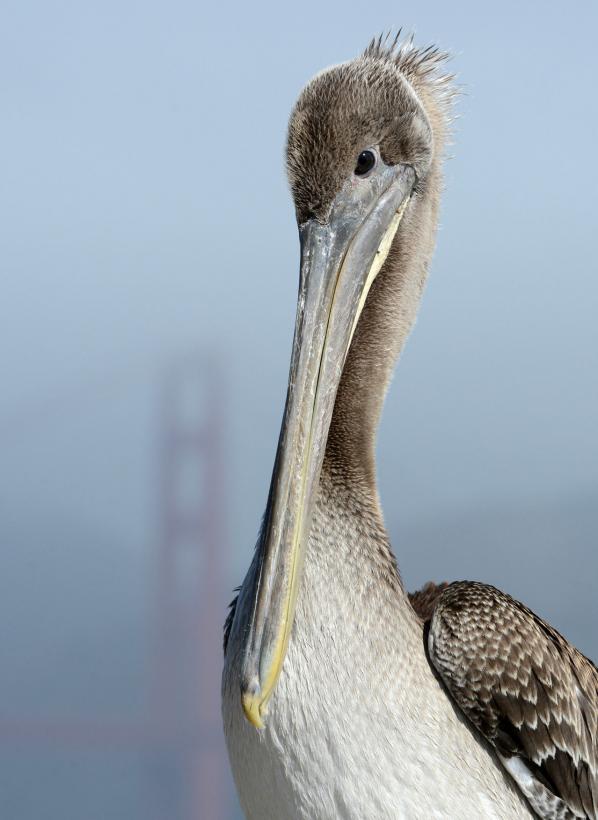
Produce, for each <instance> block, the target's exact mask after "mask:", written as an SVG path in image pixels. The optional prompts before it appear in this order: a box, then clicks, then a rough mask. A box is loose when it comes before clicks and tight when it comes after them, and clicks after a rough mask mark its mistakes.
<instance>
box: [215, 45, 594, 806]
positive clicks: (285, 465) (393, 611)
mask: <svg viewBox="0 0 598 820" xmlns="http://www.w3.org/2000/svg"><path fill="white" fill-rule="evenodd" d="M445 59H446V58H445V55H443V54H442V53H440V52H439V51H438V50H436V49H435V48H427V49H418V48H416V47H414V45H413V43H412V41H411V40H408V41H400V40H399V39H398V38H397V39H396V40H395V41H394V42H389V41H388V40H383V39H382V38H378V39H376V40H374V41H372V43H370V45H369V46H368V47H367V49H366V50H365V52H363V53H362V54H361V55H360V56H359V57H357V58H356V59H354V60H352V61H350V62H347V63H343V64H341V65H337V66H334V67H332V68H329V69H327V70H325V71H323V72H321V73H320V74H317V75H316V76H315V77H314V79H312V80H311V82H310V83H309V84H308V85H307V86H306V88H305V89H304V90H303V92H302V93H301V95H300V97H299V99H298V101H297V103H296V106H295V108H294V110H293V112H292V115H291V118H290V122H289V131H288V142H287V166H288V174H289V180H290V186H291V190H292V194H293V199H294V204H295V209H296V215H297V222H298V226H299V236H300V244H301V264H300V283H299V294H298V306H297V318H296V325H295V334H294V340H293V348H292V356H291V364H290V374H289V382H288V392H287V399H286V405H285V410H284V416H283V421H282V428H281V432H280V438H279V443H278V449H277V453H276V460H275V463H274V469H273V475H272V481H271V486H270V492H269V495H268V500H267V506H266V511H265V515H264V520H263V524H262V527H261V530H260V534H259V537H258V542H257V548H256V551H255V554H254V557H253V560H252V563H251V565H250V568H249V571H248V573H247V575H246V577H245V580H244V582H243V584H242V586H241V587H240V591H239V594H238V596H237V599H236V601H235V602H233V605H232V608H231V612H230V614H229V618H228V619H227V623H226V626H225V664H224V672H223V684H222V697H223V720H224V730H225V735H226V741H227V746H228V752H229V756H230V762H231V766H232V770H233V775H234V779H235V782H236V786H237V789H238V793H239V798H240V801H241V806H242V808H243V810H244V812H245V814H246V816H247V817H248V818H250V820H296V818H305V820H308V819H309V820H333V819H334V820H336V819H337V818H347V819H348V818H351V819H353V818H355V820H357V819H358V818H359V820H364V819H366V820H369V819H370V818H375V820H379V819H380V818H416V819H418V818H422V820H424V819H425V820H430V818H442V819H443V820H445V819H446V818H458V819H459V820H464V818H465V819H468V818H471V819H472V820H473V818H475V820H480V818H501V820H507V818H508V820H513V818H531V817H541V818H597V817H598V776H597V771H598V749H597V736H598V726H597V705H598V670H597V669H596V667H595V666H594V665H593V663H592V662H591V661H590V660H588V659H587V658H586V657H584V656H583V655H582V654H581V653H580V652H579V651H578V650H577V649H575V648H574V647H573V646H571V645H570V644H569V643H568V642H567V641H566V640H565V638H563V637H562V636H561V635H560V634H559V633H558V632H557V631H556V630H555V629H553V628H552V627H551V626H549V625H548V624H547V623H545V622H544V621H543V620H541V619H540V618H539V617H538V616H537V615H535V614H534V613H533V612H531V611H530V610H529V609H527V608H526V607H525V606H524V605H523V604H521V603H519V602H517V601H515V600H513V599H512V598H511V597H509V596H508V595H506V594H505V593H503V592H500V591H499V590H497V589H495V588H494V587H491V586H487V585H485V584H481V583H474V582H468V581H461V582H456V583H452V584H440V585H434V584H428V585H426V587H425V588H424V589H423V590H421V591H420V592H418V593H416V594H414V595H411V596H410V595H409V594H408V593H407V592H406V591H405V589H404V588H403V584H402V582H401V577H400V574H399V571H398V567H397V564H396V561H395V557H394V554H393V552H392V550H391V546H390V542H389V537H388V534H387V532H386V530H385V527H384V521H383V516H382V510H381V508H380V502H379V498H378V491H377V487H376V470H375V433H376V428H377V425H378V420H379V416H380V412H381V408H382V403H383V399H384V394H385V392H386V389H387V386H388V383H389V380H390V377H391V373H392V371H393V367H394V364H395V362H396V360H397V358H398V356H399V354H400V352H401V349H402V347H403V345H404V342H405V340H406V338H407V336H408V334H409V331H410V329H411V327H412V325H413V323H414V320H415V317H416V312H417V308H418V304H419V301H420V297H421V294H422V290H423V287H424V284H425V281H426V274H427V270H428V265H429V262H430V258H431V255H432V251H433V246H434V240H435V230H436V222H437V215H438V205H439V198H440V192H441V187H442V161H443V151H444V145H445V142H446V137H447V131H448V128H449V121H450V108H451V98H452V94H453V90H452V89H453V84H452V78H451V77H450V76H449V75H447V73H446V68H445Z"/></svg>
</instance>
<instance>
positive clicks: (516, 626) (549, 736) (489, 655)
mask: <svg viewBox="0 0 598 820" xmlns="http://www.w3.org/2000/svg"><path fill="white" fill-rule="evenodd" d="M428 649H429V655H430V660H431V663H432V664H433V666H434V668H435V669H436V670H437V672H438V673H439V675H440V677H441V678H442V680H443V682H444V684H445V685H446V687H447V689H448V691H449V693H450V695H451V696H452V697H453V699H454V700H455V702H456V703H457V705H458V706H459V707H460V708H461V710H462V711H463V712H464V713H465V715H466V716H467V717H468V718H469V720H471V722H472V723H473V724H474V725H475V726H476V727H477V728H478V729H479V731H480V732H481V733H482V734H483V735H484V736H485V737H486V738H487V739H488V740H489V741H490V743H491V744H492V745H493V746H494V747H495V749H496V751H497V753H498V756H499V758H500V759H501V761H502V763H503V765H504V766H505V768H506V769H507V770H508V771H509V773H510V774H511V775H512V776H513V777H514V778H515V780H516V781H517V783H518V784H519V786H520V788H521V789H522V791H523V792H524V793H525V794H526V796H527V798H528V800H529V801H530V803H531V805H532V807H533V808H534V810H535V811H536V812H537V813H538V815H539V816H540V817H543V818H547V819H548V818H577V817H579V818H589V819H591V820H598V670H597V669H596V667H595V666H594V664H593V663H592V662H591V661H590V660H589V659H588V658H586V657H585V656H584V655H582V654H581V652H579V651H578V650H577V649H575V647H573V646H572V645H571V644H570V643H569V642H568V641H567V640H566V639H565V638H563V636H562V635H560V634H559V633H558V632H557V631H556V630H555V629H553V628H552V627H551V626H550V625H549V624H547V623H546V622H544V621H542V619H541V618H539V617H538V616H537V615H535V614H534V613H533V612H532V611H531V610H529V609H528V608H527V607H525V606H524V605H523V604H521V603H519V602H518V601H516V600H514V599H513V598H511V597H510V596H509V595H506V594H505V593H503V592H500V590H498V589H495V588H494V587H491V586H487V585H485V584H479V583H475V582H469V581H459V582H457V583H454V584H450V585H449V586H448V587H446V588H445V589H444V590H442V592H441V594H439V595H438V596H437V597H436V600H435V607H434V611H433V613H432V616H431V620H430V621H429V630H428Z"/></svg>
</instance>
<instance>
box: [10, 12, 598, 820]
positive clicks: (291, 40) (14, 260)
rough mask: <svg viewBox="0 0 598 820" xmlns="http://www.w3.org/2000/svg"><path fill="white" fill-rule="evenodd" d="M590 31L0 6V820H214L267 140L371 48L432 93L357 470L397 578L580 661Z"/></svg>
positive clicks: (275, 398) (573, 19)
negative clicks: (405, 335) (370, 473)
mask: <svg viewBox="0 0 598 820" xmlns="http://www.w3.org/2000/svg"><path fill="white" fill-rule="evenodd" d="M597 9H598V7H597V6H596V4H595V3H593V2H579V3H575V4H574V5H573V6H571V7H568V9H567V11H566V13H565V12H564V10H563V6H562V4H557V3H546V2H528V3H521V2H513V0H505V2H501V3H495V4H488V3H483V4H482V3H477V2H476V3H474V2H471V3H459V2H456V3H445V2H439V1H438V2H428V3H425V4H422V3H419V2H414V0H409V1H408V2H403V3H400V4H398V3H396V2H369V3H367V4H365V5H363V6H361V7H359V6H355V5H354V6H351V5H350V4H347V3H346V2H341V0H335V1H334V2H330V3H321V2H317V3H316V2H313V0H306V2H304V3H300V4H294V5H292V6H290V5H284V4H277V3H273V2H271V3H268V2H254V3H240V2H239V3H234V4H232V5H231V4H230V3H210V4H207V3H198V2H192V3H191V2H179V0H174V2H169V3H165V2H162V3H157V2H147V1H146V2H143V3H141V2H115V0H102V2H96V0H92V1H91V2H86V3H76V2H66V1H65V2H54V1H53V0H51V2H40V0H37V2H35V1H34V2H31V0H18V2H17V0H5V2H4V3H3V4H2V11H1V14H0V20H1V25H0V112H1V114H0V119H1V126H0V149H1V153H2V174H1V182H0V268H1V290H0V294H1V295H0V374H1V391H0V454H1V456H0V816H1V817H2V818H6V820H40V818H44V820H69V818H72V819H73V820H81V818H85V820H95V819H96V818H97V820H120V818H123V820H141V819H143V820H199V819H200V818H201V820H231V819H232V818H238V817H240V813H239V809H238V807H237V804H236V801H235V798H234V793H233V789H232V784H231V780H230V777H229V774H228V769H227V763H226V759H225V755H224V751H223V743H222V738H221V731H220V717H219V695H218V687H219V675H220V666H221V656H220V638H221V624H222V622H223V620H224V617H225V611H226V604H227V603H228V601H229V600H230V597H231V589H232V587H233V586H234V585H235V584H237V583H239V582H240V581H241V579H242V577H243V574H244V571H245V568H246V566H247V565H248V563H249V560H250V556H251V552H252V549H253V545H254V541H255V536H256V534H257V529H258V524H259V519H260V515H261V512H262V509H263V505H264V501H265V497H266V492H267V486H268V480H269V475H270V469H271V464H272V460H273V455H274V448H275V443H276V438H277V433H278V426H279V419H280V414H281V410H282V403H283V400H284V394H285V386H286V374H287V366H288V356H289V351H290V343H291V330H292V324H293V318H294V311H295V294H296V282H297V271H298V243H297V237H296V228H295V225H294V217H293V211H292V207H291V204H290V200H289V195H288V192H287V186H286V181H285V176H284V170H283V147H284V137H285V127H286V122H287V116H288V113H289V111H290V108H291V106H292V104H293V101H294V99H295V97H296V95H297V93H298V91H299V90H300V88H301V86H302V85H303V83H304V82H305V81H306V80H307V79H308V78H309V77H310V76H311V75H312V74H313V73H315V72H316V71H317V70H319V69H320V68H322V67H323V66H326V65H329V64H331V63H334V62H339V61H342V60H345V59H348V58H350V57H352V56H354V55H355V54H357V53H358V52H359V51H360V50H361V49H362V48H363V47H364V46H365V45H366V43H367V41H368V40H369V38H370V37H371V36H372V35H373V34H375V33H377V32H379V31H381V30H385V29H388V28H396V27H397V26H398V25H403V26H405V27H406V28H407V29H408V30H409V29H415V30H416V32H417V39H418V42H420V43H423V44H427V43H430V42H436V43H438V44H440V45H441V46H442V47H444V48H447V49H450V50H451V51H452V52H453V53H454V55H455V57H454V63H453V64H454V69H455V70H456V71H457V72H458V75H459V79H460V82H461V83H462V84H463V91H464V94H463V96H462V98H461V100H460V102H459V104H458V112H459V114H460V115H461V117H460V119H458V120H457V121H456V123H455V140H454V146H453V147H452V149H451V153H452V158H451V159H450V160H449V162H448V163H447V169H446V193H445V197H444V206H443V211H442V219H441V230H440V232H439V237H438V250H437V253H436V257H435V261H434V264H433V269H432V274H431V279H430V283H429V286H428V290H427V293H426V296H425V300H424V304H423V308H422V311H421V314H420V319H419V322H418V326H417V329H416V332H415V334H414V336H413V338H412V339H411V341H410V342H409V345H408V348H407V350H406V352H405V355H404V357H403V361H402V363H401V366H400V375H398V376H397V378H396V380H395V383H394V387H393V389H392V391H391V394H390V397H389V400H388V403H387V407H386V411H385V415H384V421H383V425H382V430H381V435H380V440H379V471H380V482H381V491H382V496H383V502H384V506H385V511H386V518H387V524H388V527H389V529H390V532H391V534H392V538H393V542H394V544H395V546H396V550H397V552H398V555H399V561H400V564H401V567H402V571H403V575H404V577H405V579H406V582H407V585H408V586H409V587H411V588H413V587H415V586H417V585H418V584H420V583H421V582H423V581H425V580H427V579H429V578H434V579H444V578H448V579H454V578H476V579H481V580H484V581H489V582H492V583H494V584H496V585H498V586H500V587H502V588H503V589H505V590H507V591H508V592H510V593H511V594H513V595H514V596H516V597H519V598H521V599H523V600H525V601H526V602H527V603H528V604H529V605H530V606H531V607H533V608H534V609H535V610H536V611H537V612H539V613H540V614H541V615H542V616H544V617H546V618H547V619H549V620H550V621H551V622H552V623H553V624H554V625H555V626H556V627H558V628H559V629H560V630H561V631H562V632H563V633H564V634H565V635H566V636H567V637H568V638H570V639H571V640H572V641H574V642H575V643H576V644H577V645H578V646H579V647H580V648H581V649H582V650H583V651H584V652H586V653H587V654H589V655H593V656H594V657H596V656H597V655H598V638H597V636H596V624H597V623H598V603H597V601H598V596H597V595H596V580H597V572H598V551H597V549H596V547H597V541H598V538H597V536H598V510H597V503H596V502H597V489H598V481H597V479H598V433H597V430H596V421H597V419H598V383H597V374H598V323H597V322H596V314H597V310H598V262H597V253H596V244H595V243H596V235H597V229H598V220H597V218H596V193H597V191H598V185H597V182H598V174H597V170H596V168H597V165H596V154H595V149H596V145H597V144H598V134H597V130H598V129H597V125H598V113H597V102H596V100H597V97H596V93H595V79H596V76H597V69H598V59H597V57H596V53H597V50H596V47H595V36H596V30H597V28H598V11H597Z"/></svg>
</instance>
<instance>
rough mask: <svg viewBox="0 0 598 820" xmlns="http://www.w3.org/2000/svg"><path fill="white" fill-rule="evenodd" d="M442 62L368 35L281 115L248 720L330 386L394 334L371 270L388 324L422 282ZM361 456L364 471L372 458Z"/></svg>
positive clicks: (293, 582)
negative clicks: (287, 115)
mask: <svg viewBox="0 0 598 820" xmlns="http://www.w3.org/2000/svg"><path fill="white" fill-rule="evenodd" d="M441 58H442V55H437V54H436V52H433V51H428V52H421V51H415V50H413V49H412V48H411V46H410V44H409V43H407V44H403V45H401V46H398V47H397V45H396V42H395V43H393V44H392V45H390V46H386V44H385V43H383V42H381V41H380V40H377V41H374V42H373V43H372V44H370V46H369V47H368V49H367V50H366V51H365V52H364V53H363V54H362V55H361V56H360V57H358V58H357V59H355V60H352V61H351V62H348V63H343V64H341V65H338V66H334V67H332V68H329V69H327V70H325V71H323V72H321V73H320V74H318V75H317V76H316V77H315V78H314V79H313V80H312V81H311V82H310V83H309V84H308V85H307V86H306V88H305V89H304V90H303V92H302V93H301V95H300V97H299V99H298V101H297V104H296V106H295V108H294V110H293V112H292V115H291V119H290V123H289V132H288V143H287V166H288V173H289V179H290V185H291V190H292V193H293V199H294V203H295V210H296V214H297V222H298V227H299V237H300V245H301V262H300V283H299V295H298V304H297V316H296V324H295V335H294V340H293V349H292V357H291V365H290V373H289V382H288V393H287V400H286V406H285V411H284V417H283V422H282V428H281V432H280V439H279V444H278V450H277V454H276V461H275V464H274V470H273V475H272V483H271V487H270V492H269V497H268V503H267V508H266V513H265V517H264V523H263V527H262V530H261V533H260V537H259V540H258V546H257V555H256V561H255V574H254V584H253V589H252V591H251V595H252V600H251V602H250V604H249V606H248V610H249V620H248V623H247V624H246V629H245V634H244V643H243V655H242V674H241V698H242V704H243V709H244V711H245V715H246V717H247V718H248V720H249V721H250V722H251V723H252V724H254V725H255V726H256V727H261V726H262V725H263V722H264V719H265V715H266V706H267V703H268V700H269V698H270V696H271V694H272V692H273V690H274V688H275V686H276V682H277V680H278V677H279V675H280V672H281V669H282V665H283V661H284V658H285V653H286V650H287V646H288V642H289V637H290V633H291V628H292V625H293V618H294V613H295V605H296V600H297V594H298V590H299V585H300V582H301V577H302V565H303V559H304V554H305V550H306V543H307V539H308V535H309V529H310V521H311V513H312V509H313V505H314V499H315V496H316V493H317V488H318V482H319V477H320V471H321V468H322V463H323V460H324V454H325V450H326V446H327V442H328V438H329V431H330V427H331V421H332V418H333V411H334V407H335V401H336V398H337V393H338V390H339V385H340V384H341V382H343V389H344V390H350V389H352V387H351V382H350V379H348V377H347V376H346V374H347V372H348V371H350V370H353V371H355V369H356V368H357V369H358V368H359V367H360V366H362V367H363V366H366V367H371V368H374V369H376V367H378V366H380V368H382V369H384V367H385V365H384V366H383V364H382V358H384V361H385V360H386V357H382V358H381V360H380V362H379V363H378V362H376V361H372V358H371V357H372V355H374V356H375V349H374V353H373V354H372V350H371V349H370V358H369V360H368V361H366V362H365V365H364V363H363V361H362V362H361V365H360V363H359V361H358V360H357V354H355V351H354V348H355V346H356V341H357V338H356V337H357V336H359V335H360V334H361V335H363V334H364V333H370V335H371V337H372V344H374V348H375V339H376V335H377V334H378V341H379V343H380V345H381V346H383V347H384V346H385V347H386V348H391V349H392V348H393V346H395V347H396V346H397V344H398V343H395V342H394V341H393V338H390V339H389V338H388V334H387V338H386V339H384V338H383V335H380V328H379V327H375V325H379V324H380V322H379V321H378V320H376V319H375V317H374V315H373V314H372V315H370V316H369V317H366V315H365V314H367V311H368V306H369V302H370V299H371V298H372V297H373V295H374V290H377V291H380V290H381V289H380V288H379V286H378V285H379V282H378V281H377V280H382V279H385V280H386V285H385V288H386V290H388V292H390V293H394V294H395V295H396V294H397V293H399V292H401V293H402V294H403V297H404V298H403V300H402V302H401V304H402V307H401V308H400V310H398V312H397V311H395V314H394V319H393V321H396V322H398V323H399V324H400V323H401V322H402V323H403V324H405V325H406V324H409V325H410V324H411V322H412V320H413V316H412V315H411V313H414V311H415V307H413V310H411V308H410V307H409V306H410V305H415V304H416V303H417V301H418V297H419V293H420V292H421V288H422V286H423V282H424V280H425V272H426V265H427V258H428V257H427V255H426V253H425V252H423V253H419V255H415V256H412V257H410V258H412V264H410V265H400V264H398V261H397V260H400V258H401V256H406V255H408V254H409V248H410V246H412V245H415V244H418V242H417V240H418V234H421V233H422V232H424V231H425V230H426V228H427V227H428V223H431V222H434V224H435V207H436V201H437V192H438V189H439V187H440V183H439V173H440V172H439V162H438V159H437V154H438V145H439V143H441V142H442V140H443V126H444V116H443V115H442V112H441V110H440V109H441V107H442V99H443V89H444V87H445V86H446V80H447V79H448V78H446V77H442V76H441V75H440V74H439V73H438V71H437V67H438V64H439V62H440V60H441ZM419 245H421V243H419ZM372 288H373V289H374V290H372ZM370 291H372V293H371V295H370V296H369V294H370ZM416 297H417V298H416ZM377 298H378V299H379V298H381V297H380V294H378V296H377ZM395 301H396V299H395ZM405 305H407V307H405ZM410 311H411V312H410ZM362 314H363V315H362ZM390 335H391V337H392V334H390ZM396 352H398V350H397V351H396ZM380 392H381V393H382V394H383V392H384V391H383V390H382V391H380ZM381 400H382V399H381V397H380V398H379V400H378V399H372V405H371V408H370V411H368V413H367V418H364V420H363V425H362V428H363V430H364V431H365V433H364V435H365V441H366V444H365V445H364V448H365V449H366V450H368V447H369V448H370V449H371V450H372V452H373V445H371V441H370V440H372V439H373V431H374V429H375V425H376V422H377V414H378V412H379V404H380V403H381ZM370 445H371V446H370ZM366 461H367V459H366ZM370 461H371V463H372V466H371V469H372V470H373V455H372V456H371V458H370Z"/></svg>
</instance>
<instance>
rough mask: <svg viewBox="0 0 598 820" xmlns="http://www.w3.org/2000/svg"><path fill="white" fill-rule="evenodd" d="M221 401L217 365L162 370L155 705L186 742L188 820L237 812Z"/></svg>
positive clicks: (191, 360) (183, 785)
mask: <svg viewBox="0 0 598 820" xmlns="http://www.w3.org/2000/svg"><path fill="white" fill-rule="evenodd" d="M225 404H226V401H225V395H224V385H223V377H222V369H221V367H219V365H218V362H217V361H216V360H215V359H210V358H203V359H202V358H198V357H191V356H189V357H187V358H182V359H178V360H176V361H174V362H173V363H172V364H171V366H170V367H169V368H168V370H167V371H166V373H165V375H164V378H163V381H162V385H161V397H160V408H161V411H160V442H159V447H160V451H159V495H160V497H159V510H158V513H159V517H160V521H161V526H160V532H159V544H158V562H157V575H158V578H157V582H158V585H157V596H158V600H157V607H156V612H157V614H158V623H157V646H156V655H155V667H154V674H155V678H154V692H153V704H154V706H153V708H154V710H155V719H156V720H157V721H158V723H159V725H160V727H161V731H162V733H164V735H165V739H166V740H168V735H169V734H171V735H172V733H173V732H174V733H175V734H176V736H177V737H178V738H179V743H178V744H177V743H175V744H173V745H174V746H178V747H179V748H181V747H180V738H181V737H182V738H184V737H188V739H189V746H188V747H185V744H183V747H182V750H181V752H180V754H179V756H178V761H177V765H178V767H180V770H179V771H178V772H177V781H178V785H179V788H177V791H179V792H180V794H181V799H182V801H183V805H182V807H181V813H180V816H181V817H182V818H183V820H229V818H230V814H231V806H230V795H231V783H230V775H229V773H228V771H229V770H228V762H227V759H226V750H225V748H224V740H223V735H222V728H221V717H220V673H221V668H222V622H223V619H224V614H225V609H224V607H223V602H224V601H226V602H228V601H227V597H226V594H225V591H224V586H223V576H224V573H225V568H224V567H223V560H224V558H225V556H226V555H227V554H228V550H227V544H226V538H227V533H226V532H225V518H226V516H225V511H226V499H225V492H226V487H225V468H224V464H225V447H226V441H225V412H226V408H225ZM172 739H173V740H174V738H172ZM167 747H168V744H167V746H166V748H167ZM157 809H158V811H159V807H157ZM160 820H166V818H160Z"/></svg>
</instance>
